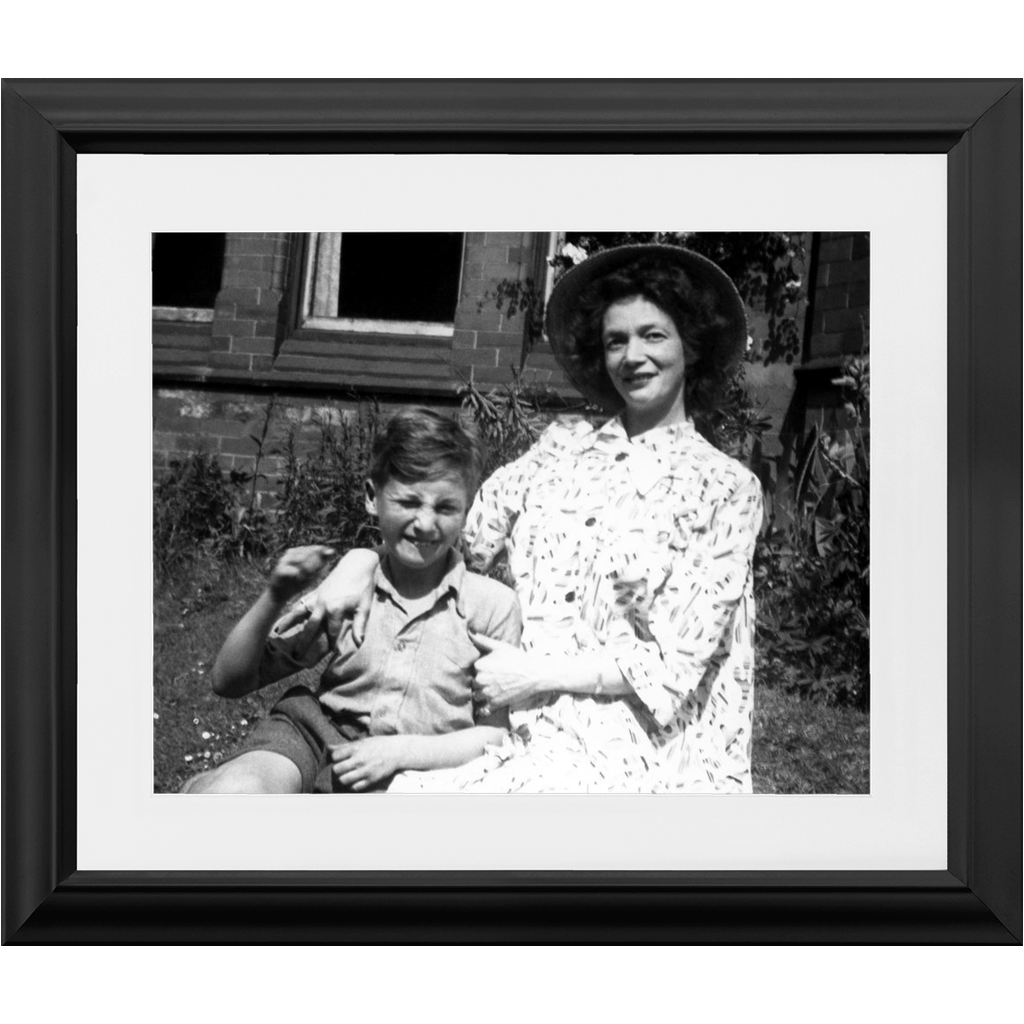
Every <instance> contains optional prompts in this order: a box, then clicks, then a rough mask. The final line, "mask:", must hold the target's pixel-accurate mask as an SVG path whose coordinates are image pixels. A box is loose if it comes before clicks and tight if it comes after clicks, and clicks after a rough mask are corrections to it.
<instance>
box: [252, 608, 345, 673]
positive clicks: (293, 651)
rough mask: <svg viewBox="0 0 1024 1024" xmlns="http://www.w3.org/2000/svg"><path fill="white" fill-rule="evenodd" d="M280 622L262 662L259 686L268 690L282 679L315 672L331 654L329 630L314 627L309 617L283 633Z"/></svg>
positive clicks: (271, 632) (275, 626)
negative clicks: (268, 687)
mask: <svg viewBox="0 0 1024 1024" xmlns="http://www.w3.org/2000/svg"><path fill="white" fill-rule="evenodd" d="M283 621H284V619H283V618H282V619H279V620H278V621H277V622H276V623H275V624H274V628H273V629H272V630H271V631H270V635H269V636H268V637H267V639H266V642H265V643H264V645H263V654H262V656H261V658H260V686H261V687H263V686H269V685H270V684H271V683H276V682H277V681H278V680H279V679H284V678H286V677H287V676H291V675H295V673H296V672H301V671H302V670H303V669H305V668H313V667H314V666H315V665H316V664H317V663H318V662H319V661H320V660H321V659H322V658H324V657H326V656H327V654H328V653H329V651H330V650H331V642H330V639H329V637H328V635H327V630H326V628H325V627H324V626H322V625H320V624H315V625H314V624H312V623H311V622H310V618H309V615H308V613H307V615H306V616H305V617H304V618H302V619H300V620H299V621H298V622H296V623H295V624H294V625H293V626H291V627H290V628H289V629H287V630H282V629H281V622H283Z"/></svg>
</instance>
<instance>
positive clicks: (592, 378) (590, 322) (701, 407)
mask: <svg viewBox="0 0 1024 1024" xmlns="http://www.w3.org/2000/svg"><path fill="white" fill-rule="evenodd" d="M636 296H640V297H642V298H644V299H646V300H647V301H648V302H651V303H653V304H654V305H655V306H657V307H658V308H659V309H661V310H662V311H663V312H664V313H666V314H667V315H668V316H669V317H671V318H672V322H673V323H674V324H675V326H676V330H677V331H678V332H679V337H680V338H681V339H682V342H683V353H684V355H685V358H686V383H685V385H684V388H683V397H684V401H685V403H686V410H687V412H690V413H692V412H701V411H705V410H707V409H710V408H712V407H713V405H714V404H715V401H716V399H717V397H718V395H719V392H720V389H721V387H722V385H723V384H724V383H725V379H726V376H727V374H726V373H725V370H726V367H724V366H721V365H719V363H720V360H716V358H715V356H716V355H718V354H719V347H718V346H716V344H715V341H716V340H717V336H718V335H719V333H720V332H721V331H722V330H723V329H724V328H725V327H726V326H727V324H728V321H727V318H726V317H725V316H723V315H722V313H721V312H720V310H719V308H718V294H717V293H716V292H715V291H714V290H712V289H711V288H699V287H697V286H696V285H694V283H693V282H692V281H691V279H690V276H689V275H688V274H687V273H686V271H685V270H683V269H682V267H680V266H678V265H677V264H675V263H672V262H670V261H669V260H665V259H661V258H659V257H657V256H645V257H641V258H639V259H637V260H635V261H633V262H632V263H627V264H626V265H625V266H622V267H619V268H618V269H616V270H613V271H611V272H610V273H608V274H606V275H604V276H603V277H599V278H597V279H596V280H595V281H592V282H591V283H590V284H589V285H588V286H587V287H586V288H585V289H584V290H583V291H582V292H581V293H580V297H579V301H578V303H577V306H576V311H575V314H574V316H573V319H572V322H571V324H570V327H569V331H570V333H571V335H572V338H573V341H574V342H575V348H576V351H575V353H574V354H573V357H572V361H573V363H574V364H575V365H574V366H573V368H572V369H573V371H574V372H573V373H572V374H571V375H572V376H575V377H578V378H579V379H583V380H586V381H589V382H591V384H592V385H593V386H594V388H595V389H597V390H600V391H602V392H605V393H608V394H614V393H615V392H614V388H613V387H612V383H611V380H610V378H609V377H608V372H607V371H606V370H605V367H604V346H603V344H602V340H601V332H602V329H603V326H604V315H605V313H606V312H607V310H608V307H609V306H610V305H612V304H613V303H615V302H620V301H621V300H623V299H630V298H634V297H636ZM619 404H620V407H621V405H622V403H621V401H620V403H619Z"/></svg>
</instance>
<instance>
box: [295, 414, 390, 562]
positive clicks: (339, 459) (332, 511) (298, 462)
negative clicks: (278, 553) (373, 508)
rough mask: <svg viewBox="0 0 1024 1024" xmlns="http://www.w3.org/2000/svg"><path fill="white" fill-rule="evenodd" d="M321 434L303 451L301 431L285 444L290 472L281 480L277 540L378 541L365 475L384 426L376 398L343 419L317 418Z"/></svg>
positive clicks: (344, 547) (336, 543)
mask: <svg viewBox="0 0 1024 1024" xmlns="http://www.w3.org/2000/svg"><path fill="white" fill-rule="evenodd" d="M317 427H318V430H319V437H318V440H317V444H316V446H315V448H314V449H313V450H312V452H309V453H306V454H303V453H302V452H301V451H300V449H299V445H298V441H297V438H296V434H295V431H294V430H292V431H290V432H289V434H288V438H287V440H286V442H285V446H284V452H283V455H284V472H283V474H282V477H281V480H280V481H279V484H278V492H279V502H278V513H277V528H276V531H275V532H276V540H277V546H278V547H279V548H280V549H281V550H284V549H286V548H290V547H295V546H297V545H300V544H311V543H319V544H330V545H332V546H334V547H337V548H339V549H341V550H348V549H349V548H353V547H369V546H372V545H374V544H376V543H377V540H378V536H377V533H376V531H375V527H374V525H373V521H372V519H371V517H370V516H369V514H368V513H367V512H366V504H365V503H366V489H365V481H366V477H367V472H368V468H369V464H370V453H371V450H372V448H373V441H374V438H375V437H376V436H377V431H378V429H379V427H380V409H379V407H378V406H377V405H376V403H374V404H371V405H360V406H359V408H358V410H357V411H356V414H355V416H353V417H342V419H341V421H340V423H339V424H337V425H332V424H330V423H329V422H327V421H326V420H324V419H323V418H320V419H318V420H317Z"/></svg>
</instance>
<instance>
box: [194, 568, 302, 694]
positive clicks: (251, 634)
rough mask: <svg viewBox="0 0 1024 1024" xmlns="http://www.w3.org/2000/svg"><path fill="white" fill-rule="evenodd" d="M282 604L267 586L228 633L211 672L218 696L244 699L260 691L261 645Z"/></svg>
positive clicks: (283, 603)
mask: <svg viewBox="0 0 1024 1024" xmlns="http://www.w3.org/2000/svg"><path fill="white" fill-rule="evenodd" d="M284 605H285V602H284V601H282V600H281V599H280V597H279V596H277V595H275V594H274V593H273V591H271V589H270V588H269V587H268V588H267V589H266V590H264V591H263V593H262V594H260V596H259V597H258V598H257V599H256V603H255V604H254V605H253V606H252V607H251V608H250V609H249V610H248V611H247V612H246V613H245V615H243V616H242V618H241V619H240V620H239V621H238V623H237V624H236V626H235V628H234V629H232V630H231V632H230V633H229V634H228V638H227V640H225V641H224V646H223V647H221V649H220V653H219V654H218V655H217V660H216V661H215V662H214V664H213V672H212V673H211V680H212V682H213V690H214V692H215V693H216V694H217V695H218V696H220V697H244V696H245V695H246V694H247V693H252V692H253V691H254V690H258V689H259V688H260V661H261V659H262V657H263V645H264V644H265V643H266V641H267V637H268V636H269V635H270V630H271V629H272V628H273V625H274V623H275V622H276V621H277V619H278V616H279V615H280V614H281V610H282V609H283V608H284Z"/></svg>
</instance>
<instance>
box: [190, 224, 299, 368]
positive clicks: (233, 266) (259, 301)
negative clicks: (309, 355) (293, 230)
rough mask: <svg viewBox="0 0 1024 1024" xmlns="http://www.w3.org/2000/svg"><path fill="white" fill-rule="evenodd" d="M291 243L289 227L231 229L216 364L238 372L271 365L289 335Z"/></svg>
mask: <svg viewBox="0 0 1024 1024" xmlns="http://www.w3.org/2000/svg"><path fill="white" fill-rule="evenodd" d="M292 249H293V244H292V237H291V235H289V234H288V233H287V232H277V233H250V232H234V233H231V234H228V236H227V239H226V241H225V252H224V276H223V278H222V279H221V290H220V293H219V294H218V295H217V301H216V303H215V305H214V310H213V325H212V329H211V339H210V356H209V364H210V366H211V367H213V368H216V369H225V370H234V371H236V372H246V371H253V370H255V371H265V370H269V369H271V367H272V365H273V362H274V356H275V354H276V352H277V346H278V344H279V342H280V341H281V340H282V338H283V337H284V330H285V324H286V319H287V308H286V303H285V283H286V281H287V279H288V273H289V270H290V265H291V259H292Z"/></svg>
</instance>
